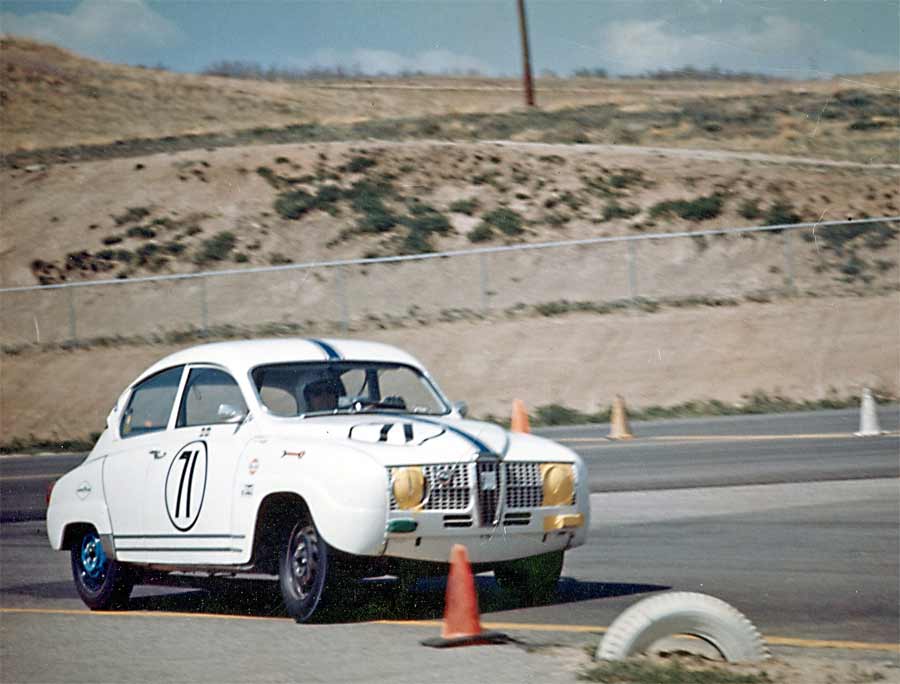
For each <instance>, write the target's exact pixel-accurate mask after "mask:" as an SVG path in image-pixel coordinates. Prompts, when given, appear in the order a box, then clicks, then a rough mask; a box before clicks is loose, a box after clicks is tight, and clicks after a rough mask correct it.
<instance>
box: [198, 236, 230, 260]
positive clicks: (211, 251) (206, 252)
mask: <svg viewBox="0 0 900 684" xmlns="http://www.w3.org/2000/svg"><path fill="white" fill-rule="evenodd" d="M236 244H237V238H236V237H235V235H234V233H232V232H230V231H227V230H223V231H222V232H220V233H216V234H215V235H213V236H212V237H211V238H209V239H208V240H204V241H203V242H202V243H200V249H199V251H198V252H197V254H196V255H195V256H194V261H195V262H196V263H198V264H203V263H206V262H208V261H224V260H225V259H227V258H228V255H229V254H230V253H231V250H232V249H234V246H235V245H236Z"/></svg>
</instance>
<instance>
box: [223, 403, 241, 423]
mask: <svg viewBox="0 0 900 684" xmlns="http://www.w3.org/2000/svg"><path fill="white" fill-rule="evenodd" d="M217 414H218V416H219V418H221V419H222V420H223V421H224V422H226V423H240V422H241V421H242V420H243V419H244V412H243V411H241V409H239V408H238V407H237V406H234V405H232V404H219V410H218V411H217Z"/></svg>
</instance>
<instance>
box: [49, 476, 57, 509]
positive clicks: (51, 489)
mask: <svg viewBox="0 0 900 684" xmlns="http://www.w3.org/2000/svg"><path fill="white" fill-rule="evenodd" d="M55 484H56V480H51V481H50V484H48V485H47V505H48V506H49V505H50V497H51V496H53V486H54V485H55Z"/></svg>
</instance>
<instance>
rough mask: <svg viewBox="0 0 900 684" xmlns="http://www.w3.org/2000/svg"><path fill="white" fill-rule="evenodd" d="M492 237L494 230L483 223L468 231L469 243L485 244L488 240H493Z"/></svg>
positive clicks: (489, 225)
mask: <svg viewBox="0 0 900 684" xmlns="http://www.w3.org/2000/svg"><path fill="white" fill-rule="evenodd" d="M493 237H494V229H493V228H492V227H491V224H490V223H485V222H484V221H482V222H481V223H479V224H478V225H477V226H475V227H474V228H473V229H472V230H471V231H469V242H487V241H488V240H491V239H493Z"/></svg>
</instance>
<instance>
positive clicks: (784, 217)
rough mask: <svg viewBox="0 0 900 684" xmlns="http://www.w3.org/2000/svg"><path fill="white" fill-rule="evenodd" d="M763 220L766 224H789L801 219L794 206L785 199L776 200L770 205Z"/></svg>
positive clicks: (798, 221)
mask: <svg viewBox="0 0 900 684" xmlns="http://www.w3.org/2000/svg"><path fill="white" fill-rule="evenodd" d="M764 220H765V222H766V225H768V226H780V225H789V224H791V223H800V221H801V219H800V216H799V215H798V214H797V212H795V211H794V206H793V205H792V204H791V203H790V202H788V201H787V200H777V201H776V202H775V203H774V204H773V205H772V206H770V207H769V210H768V211H767V212H766V217H765V219H764Z"/></svg>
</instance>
